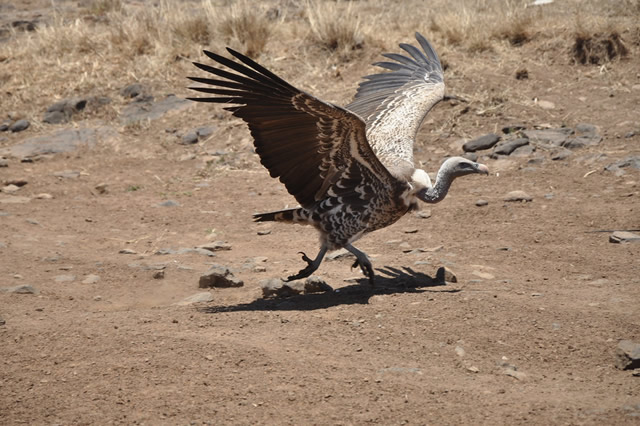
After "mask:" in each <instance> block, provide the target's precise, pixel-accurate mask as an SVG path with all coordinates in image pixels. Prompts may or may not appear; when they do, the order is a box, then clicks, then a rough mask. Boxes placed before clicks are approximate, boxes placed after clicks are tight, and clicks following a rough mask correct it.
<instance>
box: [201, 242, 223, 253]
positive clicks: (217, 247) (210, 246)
mask: <svg viewBox="0 0 640 426" xmlns="http://www.w3.org/2000/svg"><path fill="white" fill-rule="evenodd" d="M197 248H201V249H204V250H209V251H226V250H231V244H229V243H226V242H224V241H214V242H212V243H207V244H203V245H201V246H198V247H197Z"/></svg>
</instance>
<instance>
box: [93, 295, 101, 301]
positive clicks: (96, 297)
mask: <svg viewBox="0 0 640 426" xmlns="http://www.w3.org/2000/svg"><path fill="white" fill-rule="evenodd" d="M93 300H94V301H96V302H99V301H101V300H102V296H94V297H93Z"/></svg>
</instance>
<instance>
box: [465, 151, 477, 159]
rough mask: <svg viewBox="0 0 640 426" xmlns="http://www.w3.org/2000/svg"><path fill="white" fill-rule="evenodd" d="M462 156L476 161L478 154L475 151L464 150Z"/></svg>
mask: <svg viewBox="0 0 640 426" xmlns="http://www.w3.org/2000/svg"><path fill="white" fill-rule="evenodd" d="M462 157H463V158H466V159H467V160H469V161H478V154H476V153H475V152H465V153H464V154H462Z"/></svg>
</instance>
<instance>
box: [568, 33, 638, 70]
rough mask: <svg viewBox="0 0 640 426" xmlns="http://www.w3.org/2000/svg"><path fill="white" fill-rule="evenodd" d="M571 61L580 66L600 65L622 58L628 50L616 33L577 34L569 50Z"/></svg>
mask: <svg viewBox="0 0 640 426" xmlns="http://www.w3.org/2000/svg"><path fill="white" fill-rule="evenodd" d="M571 54H572V57H573V60H574V61H575V62H576V63H578V64H582V65H587V64H592V65H602V64H604V63H607V62H611V61H613V60H614V59H618V58H624V57H626V56H627V55H628V54H629V50H628V49H627V47H626V46H625V45H624V43H623V41H622V37H621V36H620V34H618V32H617V31H611V32H609V33H604V34H603V33H596V34H588V33H586V32H582V31H581V32H578V33H576V34H575V42H574V44H573V47H572V48H571Z"/></svg>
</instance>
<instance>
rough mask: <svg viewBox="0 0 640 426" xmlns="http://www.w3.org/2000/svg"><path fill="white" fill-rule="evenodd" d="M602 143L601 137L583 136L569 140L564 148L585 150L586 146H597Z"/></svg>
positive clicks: (564, 144)
mask: <svg viewBox="0 0 640 426" xmlns="http://www.w3.org/2000/svg"><path fill="white" fill-rule="evenodd" d="M600 142H602V136H600V135H583V136H578V137H576V138H571V139H567V140H566V141H565V142H563V144H562V146H564V147H565V148H568V149H578V148H584V147H585V146H595V145H598V144H599V143H600Z"/></svg>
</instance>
